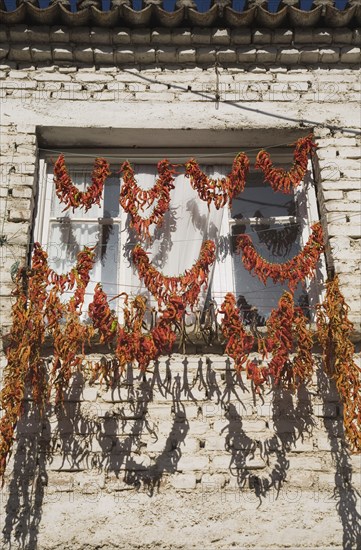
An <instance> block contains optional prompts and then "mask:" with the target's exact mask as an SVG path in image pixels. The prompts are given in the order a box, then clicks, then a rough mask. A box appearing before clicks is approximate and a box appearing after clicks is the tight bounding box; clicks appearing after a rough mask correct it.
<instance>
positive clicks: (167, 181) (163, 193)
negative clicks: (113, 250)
mask: <svg viewBox="0 0 361 550" xmlns="http://www.w3.org/2000/svg"><path fill="white" fill-rule="evenodd" d="M120 171H121V172H122V174H123V185H122V187H121V190H120V198H119V203H120V205H121V206H122V207H123V208H124V210H125V212H127V214H129V215H130V219H131V227H133V228H134V229H135V230H136V232H137V233H138V235H140V236H142V237H150V235H149V227H150V226H151V225H153V224H154V225H156V226H158V227H159V226H161V225H162V223H163V217H164V214H165V213H166V212H167V211H168V209H169V203H170V192H171V190H172V189H174V175H175V173H176V172H175V170H174V167H172V165H171V164H170V163H169V162H168V160H162V161H160V162H159V163H158V174H159V177H158V179H157V181H156V182H155V184H154V185H153V187H151V188H150V189H146V190H145V189H142V188H141V187H139V185H138V184H137V182H136V180H135V176H134V170H133V168H132V166H131V164H129V162H128V161H126V162H124V163H123V164H122V166H121V167H120ZM155 200H156V201H157V204H156V206H155V207H154V210H153V212H152V214H151V215H150V216H149V217H148V218H143V217H142V216H141V215H140V214H139V212H140V211H142V210H144V207H147V208H149V207H151V206H152V204H153V203H154V201H155Z"/></svg>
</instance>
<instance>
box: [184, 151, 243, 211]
mask: <svg viewBox="0 0 361 550" xmlns="http://www.w3.org/2000/svg"><path fill="white" fill-rule="evenodd" d="M185 169H186V171H185V176H186V177H187V178H189V180H190V184H191V186H192V187H193V189H195V190H196V191H197V192H198V196H199V198H200V199H202V200H203V201H205V202H206V203H207V204H208V207H209V206H210V204H211V203H212V202H213V204H214V206H215V207H216V209H217V210H218V209H219V208H223V207H224V206H225V205H226V204H227V202H228V206H229V208H231V207H232V200H233V198H234V197H236V196H237V195H239V193H241V192H242V191H244V187H245V185H246V177H247V174H248V171H249V160H248V157H247V155H245V153H239V154H238V155H237V156H236V158H235V159H234V161H233V165H232V170H231V172H230V173H229V174H228V175H227V176H226V177H224V178H221V179H217V180H215V179H212V178H209V177H208V176H207V175H206V174H205V173H204V172H203V171H202V170H201V169H200V167H199V164H198V162H197V161H196V160H195V159H191V160H189V161H188V162H187V163H186V164H185Z"/></svg>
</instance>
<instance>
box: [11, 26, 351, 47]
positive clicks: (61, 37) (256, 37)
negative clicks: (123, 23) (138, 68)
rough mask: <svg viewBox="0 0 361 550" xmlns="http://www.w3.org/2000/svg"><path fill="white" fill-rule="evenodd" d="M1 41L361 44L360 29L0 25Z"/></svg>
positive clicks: (41, 42) (99, 43)
mask: <svg viewBox="0 0 361 550" xmlns="http://www.w3.org/2000/svg"><path fill="white" fill-rule="evenodd" d="M0 41H1V42H5V43H6V42H8V43H10V44H17V43H19V42H20V43H24V44H25V45H31V44H59V43H64V44H67V45H69V43H70V44H72V43H73V44H80V43H82V44H84V43H85V44H87V45H88V46H89V45H92V46H109V45H119V44H137V45H143V46H144V45H147V46H149V45H152V46H154V45H156V44H162V45H169V44H174V45H184V46H186V45H190V44H199V45H203V46H206V45H209V44H214V45H219V46H228V45H230V44H259V45H264V44H273V45H279V46H287V45H288V46H290V45H292V44H299V45H308V46H314V45H315V44H323V45H328V46H329V45H331V44H337V45H350V44H353V45H357V44H359V43H360V31H359V29H353V30H352V29H350V28H347V27H346V28H334V29H331V28H327V29H323V28H314V29H312V28H297V29H287V28H285V29H275V30H270V29H257V30H253V31H251V29H247V28H244V29H243V28H239V29H226V28H220V27H219V28H218V27H215V28H201V27H193V28H186V27H185V28H176V29H166V28H155V29H152V30H149V29H141V28H140V29H129V28H126V27H118V28H114V29H107V28H101V27H72V28H70V29H69V28H68V27H66V26H45V25H42V26H41V27H35V26H28V25H12V26H10V27H7V26H5V25H0Z"/></svg>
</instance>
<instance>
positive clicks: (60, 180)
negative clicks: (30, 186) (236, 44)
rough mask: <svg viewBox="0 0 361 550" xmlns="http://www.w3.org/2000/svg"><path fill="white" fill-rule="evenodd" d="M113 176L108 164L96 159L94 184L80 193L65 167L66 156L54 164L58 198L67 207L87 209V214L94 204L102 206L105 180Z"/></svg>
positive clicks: (60, 157) (93, 174) (93, 176)
mask: <svg viewBox="0 0 361 550" xmlns="http://www.w3.org/2000/svg"><path fill="white" fill-rule="evenodd" d="M110 174H111V172H110V169H109V164H108V162H107V161H106V160H105V159H103V158H96V159H95V162H94V168H93V172H92V184H91V185H90V187H89V188H88V190H87V191H79V189H78V187H77V186H76V185H74V184H73V182H72V180H71V177H70V175H69V173H68V169H67V167H66V165H65V159H64V155H63V154H61V155H60V156H59V158H58V159H57V161H56V162H55V164H54V183H55V192H56V196H57V197H58V199H59V200H60V202H62V203H64V204H65V205H66V207H65V208H64V210H68V209H69V208H72V209H73V211H74V210H75V208H79V207H80V208H85V212H87V211H88V210H89V209H90V208H91V207H92V206H93V205H94V204H98V205H99V204H100V200H101V198H102V194H103V189H104V184H105V180H106V179H107V177H108V176H109V175H110Z"/></svg>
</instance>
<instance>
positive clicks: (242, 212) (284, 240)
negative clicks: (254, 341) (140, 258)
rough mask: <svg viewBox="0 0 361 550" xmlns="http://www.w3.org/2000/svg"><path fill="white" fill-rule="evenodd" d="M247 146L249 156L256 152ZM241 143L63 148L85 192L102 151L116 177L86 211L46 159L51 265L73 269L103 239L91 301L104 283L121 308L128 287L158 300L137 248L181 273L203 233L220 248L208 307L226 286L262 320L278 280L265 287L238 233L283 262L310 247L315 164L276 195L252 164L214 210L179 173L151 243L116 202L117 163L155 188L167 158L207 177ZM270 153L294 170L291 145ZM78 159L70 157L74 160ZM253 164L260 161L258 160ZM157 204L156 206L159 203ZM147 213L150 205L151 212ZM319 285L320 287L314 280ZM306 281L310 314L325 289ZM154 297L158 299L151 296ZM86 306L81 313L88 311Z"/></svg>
mask: <svg viewBox="0 0 361 550" xmlns="http://www.w3.org/2000/svg"><path fill="white" fill-rule="evenodd" d="M245 152H246V153H247V154H248V155H249V157H250V159H251V166H252V160H254V157H255V153H256V152H255V151H254V150H252V151H250V152H248V151H247V149H245ZM235 154H236V153H235V150H233V151H232V152H230V151H228V150H224V151H222V150H219V149H217V151H216V152H215V153H214V154H213V153H212V152H208V151H207V150H204V149H203V150H199V149H198V150H197V149H193V150H188V151H187V150H177V151H174V150H166V149H159V150H156V151H154V150H148V149H145V150H140V151H137V153H136V154H135V153H134V151H133V152H132V153H130V154H129V151H127V152H125V151H121V150H120V151H119V152H118V151H116V152H114V150H113V151H112V152H111V153H109V154H107V152H106V151H105V152H102V151H97V152H94V154H93V153H92V152H86V153H85V154H84V156H79V157H75V156H74V154H72V152H71V151H69V152H68V154H67V153H66V151H65V160H66V164H67V167H68V170H69V172H70V173H71V176H72V179H73V182H74V183H75V184H76V185H77V186H78V187H79V188H80V189H81V190H82V187H81V186H82V185H83V186H87V185H89V181H90V177H91V171H92V163H93V160H94V159H95V157H96V156H104V157H105V158H106V159H107V160H108V161H109V162H110V164H111V169H112V176H111V177H109V178H108V179H107V182H106V185H105V188H104V196H103V200H102V202H101V205H100V206H99V207H98V206H93V207H92V208H91V209H90V210H89V211H88V212H87V213H85V212H84V210H83V209H79V208H78V209H77V210H76V211H75V212H74V213H73V212H72V211H71V209H69V210H67V211H64V210H63V207H64V205H62V204H60V203H59V201H58V199H57V197H56V194H55V189H54V184H53V171H52V164H51V163H50V162H49V159H48V158H44V159H43V161H42V163H41V167H42V168H41V172H42V173H43V175H42V177H41V178H40V184H39V198H38V204H37V214H36V223H35V230H34V241H37V240H38V241H40V242H41V244H42V245H43V246H45V247H46V248H47V250H48V253H49V261H50V265H51V267H53V268H54V269H55V270H56V271H57V272H59V273H62V272H67V271H69V270H70V269H71V267H72V266H73V265H74V263H75V261H76V255H77V253H78V252H79V250H80V249H82V248H83V247H84V246H85V245H88V246H95V245H97V246H96V263H95V266H94V269H93V271H92V274H91V284H90V285H89V287H88V291H87V300H86V305H87V304H88V303H90V301H91V297H92V294H93V290H94V286H95V284H96V282H101V283H102V285H103V289H104V291H105V292H106V293H107V294H108V297H109V298H110V299H111V298H115V300H114V301H113V307H114V309H117V308H118V311H119V313H120V311H121V305H122V303H121V299H117V298H116V297H117V296H118V295H119V294H120V293H121V292H123V291H125V292H127V293H128V294H136V293H143V294H146V295H147V296H148V298H149V303H150V304H151V303H152V298H151V296H149V293H148V291H147V290H146V289H145V288H144V286H143V285H142V283H141V282H140V281H139V278H138V277H137V273H136V272H135V270H134V267H133V266H132V264H131V251H132V248H133V247H134V246H135V244H136V243H138V242H140V243H141V244H142V246H143V247H145V248H146V249H147V250H148V251H149V252H150V257H151V259H152V263H153V265H154V266H155V267H156V268H157V269H158V270H160V271H162V272H163V273H164V274H165V275H178V274H179V273H182V272H183V271H184V270H185V269H187V268H190V267H191V266H192V265H193V263H194V262H195V261H196V259H197V258H198V255H199V250H200V246H201V243H202V241H203V240H205V239H212V240H215V241H216V245H217V260H216V262H215V266H214V269H213V270H212V273H211V277H210V285H209V289H208V291H205V292H204V293H203V295H202V296H201V297H200V298H201V300H200V301H201V304H204V303H206V302H207V301H208V302H209V300H211V299H213V300H214V301H215V302H216V303H217V305H218V306H219V305H220V304H221V303H222V301H223V297H224V295H225V294H226V293H227V292H233V293H235V294H236V296H237V299H238V304H239V306H240V308H241V311H242V312H243V317H244V320H245V322H246V323H250V322H251V320H252V319H253V320H254V319H255V318H256V323H257V324H258V325H262V324H264V322H265V319H266V318H267V317H268V316H269V314H270V312H271V310H272V308H274V307H275V306H276V305H277V302H278V300H279V298H280V296H281V294H282V291H283V288H284V287H282V285H280V284H273V282H272V281H269V282H268V283H267V285H266V286H264V285H263V283H262V282H260V281H259V280H258V278H257V277H255V276H252V275H251V274H250V273H249V272H248V271H246V269H245V268H244V267H243V264H242V261H241V255H240V254H236V251H235V239H236V236H237V235H239V234H241V233H246V234H248V235H250V237H251V238H252V241H253V243H254V245H255V247H256V249H257V251H258V252H259V254H260V255H261V256H263V257H264V258H265V259H267V260H268V261H270V262H276V263H283V262H285V261H287V260H288V259H290V258H291V257H293V256H294V255H295V254H297V252H298V251H299V250H300V247H301V246H303V245H304V244H305V242H306V241H307V239H308V237H309V234H310V225H311V224H312V222H315V221H316V220H317V219H318V213H317V204H316V198H315V190H314V186H313V182H312V167H311V163H310V171H309V173H308V177H307V178H305V181H304V182H303V184H302V185H300V186H299V188H297V190H296V191H295V192H294V193H293V194H292V195H284V194H282V193H275V192H274V191H273V190H272V188H271V187H270V186H269V184H268V183H264V182H263V174H262V172H260V171H258V170H254V169H251V170H250V173H249V176H248V178H247V183H246V188H245V190H244V192H243V193H241V194H240V195H239V196H238V197H237V198H236V199H234V201H233V206H232V210H231V211H229V209H228V207H227V206H226V207H225V208H223V209H221V210H218V211H217V210H216V209H215V208H214V207H212V206H211V208H209V209H208V207H207V204H206V203H205V202H203V201H201V199H199V197H198V195H197V193H196V191H194V190H193V189H192V188H191V185H190V182H189V180H188V179H186V178H185V177H184V169H183V171H182V170H181V169H179V172H180V173H179V174H178V175H177V176H176V178H175V189H174V190H173V191H172V194H171V205H170V209H169V211H168V212H167V213H166V215H165V217H164V222H163V225H162V227H161V228H153V229H152V234H153V236H154V240H153V242H152V243H144V242H142V241H140V240H139V237H138V236H137V234H136V232H135V231H134V230H132V229H131V228H130V227H129V219H128V216H127V214H126V213H125V212H124V211H123V209H122V208H121V207H120V205H119V193H120V185H121V177H120V174H119V166H120V164H121V162H122V161H124V160H125V159H126V158H128V160H129V161H130V162H131V163H132V165H133V166H134V168H135V174H136V179H137V182H138V184H139V185H141V186H144V188H149V187H151V186H152V185H153V184H154V182H155V178H156V177H157V169H156V164H157V162H158V161H159V160H161V159H163V158H168V159H169V160H170V161H171V162H174V163H184V162H186V160H188V159H189V158H192V157H194V158H196V159H197V160H198V162H199V163H200V165H201V168H202V169H203V170H204V171H205V172H206V173H207V175H209V176H210V177H213V178H217V177H222V176H224V175H226V174H227V173H228V172H229V170H230V167H231V164H232V161H233V158H234V156H235ZM272 158H273V160H274V162H275V164H277V165H278V166H280V165H282V163H284V166H285V168H286V169H287V168H288V167H289V166H290V164H291V163H292V151H290V150H288V151H287V150H278V149H277V151H276V150H273V151H272ZM70 159H71V160H70ZM253 164H254V162H253ZM153 208H154V206H152V207H151V208H150V210H152V209H153ZM148 214H149V212H147V211H145V212H144V213H143V215H144V216H145V217H146V216H147V215H148ZM316 286H317V285H316ZM316 286H315V285H314V286H313V287H311V286H309V285H308V286H307V287H306V288H302V285H299V288H298V289H297V292H296V300H297V301H298V302H299V304H300V305H301V306H302V307H304V308H305V311H309V309H308V308H309V305H311V304H312V302H313V301H314V300H315V299H316V296H317V297H318V288H317V287H316ZM153 303H154V301H153ZM86 309H87V308H86V307H85V308H84V310H85V311H86Z"/></svg>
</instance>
